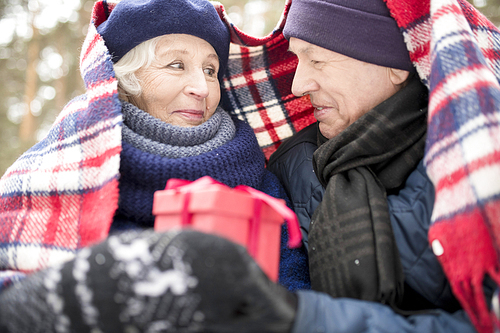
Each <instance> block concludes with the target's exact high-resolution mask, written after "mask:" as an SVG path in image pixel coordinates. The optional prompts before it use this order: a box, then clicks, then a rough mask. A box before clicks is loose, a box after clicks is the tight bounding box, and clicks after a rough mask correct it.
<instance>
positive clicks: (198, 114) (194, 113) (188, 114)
mask: <svg viewBox="0 0 500 333" xmlns="http://www.w3.org/2000/svg"><path fill="white" fill-rule="evenodd" d="M174 113H177V114H178V115H180V116H182V117H184V118H187V119H190V120H201V119H203V115H204V112H203V111H201V110H177V111H174Z"/></svg>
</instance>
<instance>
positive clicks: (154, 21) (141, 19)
mask: <svg viewBox="0 0 500 333" xmlns="http://www.w3.org/2000/svg"><path fill="white" fill-rule="evenodd" d="M105 7H106V4H105ZM97 32H99V34H101V36H102V37H103V39H104V42H105V43H106V46H107V48H108V49H109V52H110V53H111V56H112V60H113V62H114V63H116V62H117V61H118V60H120V59H121V58H122V57H123V56H124V55H125V54H126V53H127V52H128V51H130V50H132V49H133V48H134V47H136V46H137V45H139V44H141V43H142V42H145V41H147V40H149V39H152V38H155V37H158V36H162V35H167V34H187V35H193V36H196V37H199V38H201V39H204V40H205V41H207V42H208V43H210V45H212V47H213V48H214V49H215V52H217V55H218V56H219V63H220V69H219V78H221V77H222V75H223V74H224V70H225V68H226V65H227V59H228V55H229V30H228V28H227V26H226V25H225V24H224V23H223V22H222V20H221V19H220V17H219V14H217V11H216V10H215V8H214V6H213V5H212V4H211V3H210V2H209V1H207V0H122V1H120V2H119V3H118V4H117V5H116V7H115V8H114V9H113V11H112V12H111V14H110V15H109V18H108V19H107V20H106V21H104V22H103V23H102V24H101V25H99V27H97Z"/></svg>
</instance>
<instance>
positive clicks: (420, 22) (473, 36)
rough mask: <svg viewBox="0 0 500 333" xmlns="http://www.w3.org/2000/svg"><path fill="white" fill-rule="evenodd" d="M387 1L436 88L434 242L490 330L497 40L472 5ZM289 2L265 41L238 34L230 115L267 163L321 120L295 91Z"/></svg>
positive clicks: (431, 139) (499, 153)
mask: <svg viewBox="0 0 500 333" xmlns="http://www.w3.org/2000/svg"><path fill="white" fill-rule="evenodd" d="M385 1H386V3H387V5H388V7H389V9H390V11H391V15H392V16H393V17H394V18H395V19H396V21H397V23H398V25H399V27H400V28H401V31H402V32H403V35H404V37H405V42H406V43H407V48H408V50H409V52H410V57H411V59H412V61H413V63H414V65H415V67H416V68H417V71H418V73H419V75H420V77H421V79H422V81H423V82H424V83H425V84H426V85H427V86H428V88H429V90H430V101H429V119H428V137H427V142H426V152H425V159H424V162H425V165H426V168H427V172H428V174H429V177H430V178H431V180H432V182H433V184H434V186H435V189H436V198H435V207H434V211H433V217H432V226H431V229H430V231H429V242H430V244H432V247H433V250H434V252H435V254H436V255H437V256H438V259H439V260H440V262H441V264H442V266H443V268H444V271H445V273H446V275H447V277H448V278H449V280H450V282H451V285H452V288H453V291H454V293H455V295H456V296H457V298H458V299H459V301H460V302H461V304H462V306H463V307H464V309H465V310H466V311H467V313H468V314H469V317H470V318H471V320H472V322H473V323H474V325H475V326H476V328H477V329H478V330H479V331H480V332H492V330H493V319H492V318H493V317H490V314H489V312H488V308H487V306H486V302H485V298H484V296H483V288H482V282H483V278H484V275H485V274H488V275H489V276H490V277H492V278H493V280H494V281H496V282H497V283H500V272H499V269H500V267H499V259H498V258H499V257H498V254H499V250H500V127H499V121H500V87H499V83H498V81H499V78H500V76H499V75H500V53H499V52H500V34H499V31H498V29H497V28H496V27H495V26H494V25H493V24H492V23H491V22H489V21H488V20H487V19H486V18H485V17H484V16H483V15H482V14H481V13H479V12H478V11H477V10H476V9H474V7H472V6H471V5H470V4H469V3H468V2H467V1H465V0H439V1H437V0H436V1H434V0H407V1H401V0H385ZM290 4H291V0H288V1H287V2H286V5H285V10H284V12H283V15H282V17H281V20H280V21H279V23H278V25H277V26H276V29H275V30H274V31H273V32H272V33H271V34H269V35H268V36H266V37H263V38H252V37H251V36H248V35H246V34H244V33H243V32H242V31H240V30H239V29H238V28H237V27H234V26H232V42H233V43H234V44H235V45H233V47H232V49H231V53H230V65H229V72H228V73H226V80H225V82H224V83H225V88H226V92H225V93H226V97H227V100H228V105H227V109H231V110H234V112H236V113H237V114H238V115H239V117H240V118H242V119H245V120H247V121H248V122H249V123H250V125H251V126H252V127H254V129H255V133H256V135H257V137H258V139H259V142H260V144H261V146H262V148H263V149H264V151H265V153H266V156H269V155H270V154H271V153H272V152H273V151H274V150H275V149H276V147H277V146H279V144H280V142H281V140H283V139H285V138H286V137H288V136H290V135H292V134H293V133H295V132H297V131H299V130H301V129H302V128H303V127H305V126H307V125H308V124H309V123H311V122H313V121H314V119H312V117H311V110H312V108H311V105H310V103H309V101H308V98H307V97H300V98H296V97H293V96H292V95H291V93H290V85H291V81H292V79H293V70H294V66H295V65H296V59H295V57H294V56H293V55H291V54H290V53H289V52H286V50H287V48H288V43H287V42H286V40H284V39H283V36H282V35H281V30H282V28H283V27H284V23H285V20H286V15H287V12H288V8H289V7H290ZM220 13H221V15H222V17H224V18H225V19H226V20H227V21H228V22H229V24H231V23H230V20H229V19H228V17H227V15H226V14H225V12H224V11H223V9H221V10H220ZM497 324H498V323H497Z"/></svg>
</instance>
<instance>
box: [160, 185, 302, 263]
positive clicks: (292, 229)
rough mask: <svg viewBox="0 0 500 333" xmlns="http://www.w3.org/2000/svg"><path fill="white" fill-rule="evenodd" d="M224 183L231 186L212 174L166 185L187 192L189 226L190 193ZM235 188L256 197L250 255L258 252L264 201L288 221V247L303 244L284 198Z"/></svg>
mask: <svg viewBox="0 0 500 333" xmlns="http://www.w3.org/2000/svg"><path fill="white" fill-rule="evenodd" d="M216 184H217V185H222V186H224V187H227V188H229V186H227V185H225V184H222V183H220V182H218V181H216V180H215V179H213V178H212V177H210V176H205V177H201V178H199V179H198V180H195V181H193V182H192V181H189V180H183V179H176V178H172V179H169V180H168V182H167V185H166V187H165V189H166V190H176V191H178V192H180V193H184V194H185V199H184V206H183V210H182V225H183V226H187V225H189V224H190V223H191V213H190V212H189V210H188V205H189V199H190V194H191V193H192V192H196V191H200V190H205V189H207V188H209V187H210V186H212V185H216ZM233 190H235V191H241V192H246V193H247V194H249V195H250V196H251V197H252V198H254V199H255V202H254V214H253V217H252V219H251V220H250V225H249V239H250V241H249V243H248V248H247V250H248V252H249V253H250V255H252V256H254V255H255V254H256V253H257V247H258V234H259V225H260V212H261V208H262V203H263V202H265V203H266V204H268V205H269V206H270V207H271V208H272V209H274V210H275V211H276V212H277V213H278V214H279V215H280V216H281V217H283V219H284V220H285V221H286V223H287V227H288V247H290V248H295V247H299V246H300V245H301V240H302V234H301V233H300V228H299V222H298V220H297V216H296V215H295V213H294V212H293V211H292V210H291V209H290V208H288V207H287V205H286V204H285V202H284V200H282V199H277V198H273V197H271V196H270V195H267V194H265V193H263V192H261V191H259V190H256V189H254V188H252V187H250V186H246V185H238V186H236V187H235V188H234V189H233Z"/></svg>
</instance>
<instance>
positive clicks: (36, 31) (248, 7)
mask: <svg viewBox="0 0 500 333" xmlns="http://www.w3.org/2000/svg"><path fill="white" fill-rule="evenodd" d="M218 1H219V2H221V3H222V4H223V5H224V7H225V8H226V10H227V12H228V13H229V15H230V17H231V19H232V21H233V23H234V24H235V25H237V26H238V27H239V28H240V29H242V30H243V31H245V32H246V33H248V34H250V35H253V36H265V35H267V34H268V33H270V32H271V31H272V29H273V28H274V27H275V26H276V24H277V22H278V20H279V17H280V15H281V13H282V11H283V6H284V3H285V0H218ZM469 1H470V2H471V3H472V4H473V5H474V6H475V7H476V8H478V9H479V10H480V11H481V12H482V13H483V14H485V15H486V16H487V17H488V18H489V19H490V20H491V21H492V22H493V23H494V24H495V25H497V26H500V0H469ZM93 4H94V1H93V0H0V77H1V78H2V83H1V84H0V176H1V175H3V174H4V172H5V171H6V169H7V168H8V167H9V166H10V165H11V164H12V163H13V162H14V160H15V159H16V158H17V157H19V156H20V155H21V154H22V153H23V152H24V151H25V150H27V149H28V148H29V147H31V146H32V145H33V144H34V143H36V142H37V141H38V140H40V139H42V138H43V137H44V136H45V134H46V133H47V131H48V129H49V128H50V126H51V124H52V122H53V121H54V119H55V117H56V116H57V114H58V113H59V112H60V111H61V110H62V108H63V106H64V105H65V104H66V103H67V102H68V101H69V100H70V99H71V98H73V97H75V96H77V95H80V94H82V93H83V92H84V89H83V81H82V79H81V77H80V72H79V69H78V58H79V55H80V50H81V45H82V42H83V40H84V38H85V34H86V30H87V27H88V24H89V21H90V12H91V10H92V6H93Z"/></svg>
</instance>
